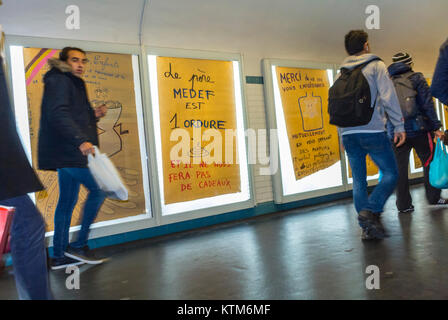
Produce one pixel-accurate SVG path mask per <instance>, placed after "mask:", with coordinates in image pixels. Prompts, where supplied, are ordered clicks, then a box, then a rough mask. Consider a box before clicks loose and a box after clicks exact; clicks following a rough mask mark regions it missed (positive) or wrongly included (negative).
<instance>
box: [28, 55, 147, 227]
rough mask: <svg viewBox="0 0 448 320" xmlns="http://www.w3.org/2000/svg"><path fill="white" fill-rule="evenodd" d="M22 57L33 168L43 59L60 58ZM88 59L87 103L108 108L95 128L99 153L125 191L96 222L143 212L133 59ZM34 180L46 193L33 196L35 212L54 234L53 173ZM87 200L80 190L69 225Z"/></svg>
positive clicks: (55, 193)
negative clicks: (107, 160)
mask: <svg viewBox="0 0 448 320" xmlns="http://www.w3.org/2000/svg"><path fill="white" fill-rule="evenodd" d="M23 54H24V66H25V77H26V82H27V87H26V88H27V100H28V113H29V124H30V136H31V150H32V158H33V164H34V165H35V166H36V164H37V143H38V132H39V121H40V108H41V101H42V95H43V90H44V83H43V75H44V74H45V73H46V72H47V71H48V70H49V66H48V64H47V63H46V61H47V59H49V58H51V57H58V54H59V51H58V50H53V49H40V48H24V50H23ZM87 58H88V59H89V63H88V64H87V67H86V70H87V71H86V73H85V75H84V76H83V79H84V80H85V82H86V86H87V94H88V97H89V100H90V102H91V104H92V107H93V108H95V107H97V106H99V105H101V104H102V103H105V104H106V105H107V107H108V112H107V115H106V116H105V117H104V118H101V120H100V121H99V122H98V123H97V126H98V134H99V143H100V150H101V152H103V153H106V154H107V155H108V156H109V157H110V159H111V160H112V161H113V163H114V164H115V166H116V167H117V169H118V171H119V173H120V174H121V177H122V179H123V181H124V183H125V184H126V186H127V188H128V191H129V200H128V201H116V200H110V199H106V201H105V202H104V204H103V206H102V207H101V210H100V212H99V213H98V216H97V218H96V220H95V221H96V222H100V221H108V220H113V219H118V218H124V217H130V216H135V215H139V214H142V213H145V211H146V207H145V195H144V190H143V179H142V175H143V172H142V166H141V161H140V142H139V136H138V122H137V113H136V103H135V92H134V75H133V69H132V55H126V54H112V53H99V52H88V53H87ZM38 175H39V178H40V179H41V181H42V183H43V184H44V185H45V187H46V189H45V190H44V191H41V192H39V193H37V196H36V200H37V207H38V208H39V210H40V211H41V212H42V214H43V215H44V218H45V222H46V225H47V231H51V230H53V229H54V225H53V219H54V218H53V217H54V211H55V209H56V205H57V201H58V197H59V186H58V179H57V173H56V172H54V171H41V170H38ZM86 196H87V191H86V189H84V187H81V191H80V194H79V200H78V204H77V206H76V207H75V209H74V211H73V216H72V222H71V225H72V226H75V225H79V224H80V212H81V208H82V206H83V204H84V202H85V200H86Z"/></svg>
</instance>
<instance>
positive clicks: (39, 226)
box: [0, 56, 53, 300]
mask: <svg viewBox="0 0 448 320" xmlns="http://www.w3.org/2000/svg"><path fill="white" fill-rule="evenodd" d="M0 119H2V125H1V126H0V145H2V146H3V149H4V150H5V151H4V152H1V153H0V185H1V187H0V205H1V206H7V207H14V208H15V213H14V218H13V222H12V226H11V233H10V234H11V258H12V263H13V268H14V278H15V282H16V287H17V291H18V295H19V299H25V300H29V299H33V300H34V299H35V300H48V299H52V298H53V297H52V293H51V290H50V285H49V281H48V271H47V253H46V246H45V223H44V220H43V218H42V215H41V213H40V212H39V211H38V209H37V208H36V206H35V205H34V203H33V202H32V200H31V199H30V197H29V196H28V195H27V194H28V193H30V192H37V191H40V190H43V189H44V187H43V186H42V184H41V182H40V181H39V178H38V177H37V176H36V174H35V172H34V170H33V168H32V167H31V165H30V163H29V162H28V158H27V156H26V154H25V151H24V149H23V147H22V143H21V140H20V137H19V135H18V133H17V128H16V120H15V116H14V112H13V109H12V106H11V103H10V100H9V94H8V88H7V85H6V78H5V73H4V69H3V58H2V57H1V56H0Z"/></svg>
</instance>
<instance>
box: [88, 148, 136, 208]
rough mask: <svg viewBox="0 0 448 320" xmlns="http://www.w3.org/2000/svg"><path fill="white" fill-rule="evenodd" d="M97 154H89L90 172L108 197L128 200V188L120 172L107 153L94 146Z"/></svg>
mask: <svg viewBox="0 0 448 320" xmlns="http://www.w3.org/2000/svg"><path fill="white" fill-rule="evenodd" d="M94 148H95V156H93V155H92V154H89V155H88V156H87V160H88V164H87V166H88V167H89V169H90V172H91V173H92V175H93V178H94V179H95V181H96V183H97V184H98V186H99V187H100V189H101V190H103V191H104V192H106V195H107V197H108V198H111V199H118V200H128V189H127V188H126V186H125V185H124V183H123V181H122V180H121V177H120V174H119V173H118V171H117V169H116V168H115V166H114V164H113V163H112V161H110V159H109V158H108V157H107V155H106V154H104V153H101V152H100V150H99V149H98V148H97V147H96V146H94Z"/></svg>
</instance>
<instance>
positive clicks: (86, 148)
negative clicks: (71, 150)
mask: <svg viewBox="0 0 448 320" xmlns="http://www.w3.org/2000/svg"><path fill="white" fill-rule="evenodd" d="M79 150H81V152H82V154H83V155H84V156H86V155H88V154H89V153H91V154H92V155H95V148H94V147H93V144H91V143H90V142H87V141H86V142H83V143H82V144H81V145H80V146H79Z"/></svg>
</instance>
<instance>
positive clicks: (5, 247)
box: [0, 206, 15, 260]
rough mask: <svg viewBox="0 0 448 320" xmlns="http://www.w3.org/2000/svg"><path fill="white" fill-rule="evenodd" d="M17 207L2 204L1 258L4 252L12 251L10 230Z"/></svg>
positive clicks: (0, 221)
mask: <svg viewBox="0 0 448 320" xmlns="http://www.w3.org/2000/svg"><path fill="white" fill-rule="evenodd" d="M14 211H15V209H14V208H13V207H4V206H0V260H1V258H2V256H3V254H4V253H7V252H9V251H10V246H9V239H10V236H9V231H10V229H11V224H12V218H13V216H14Z"/></svg>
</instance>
